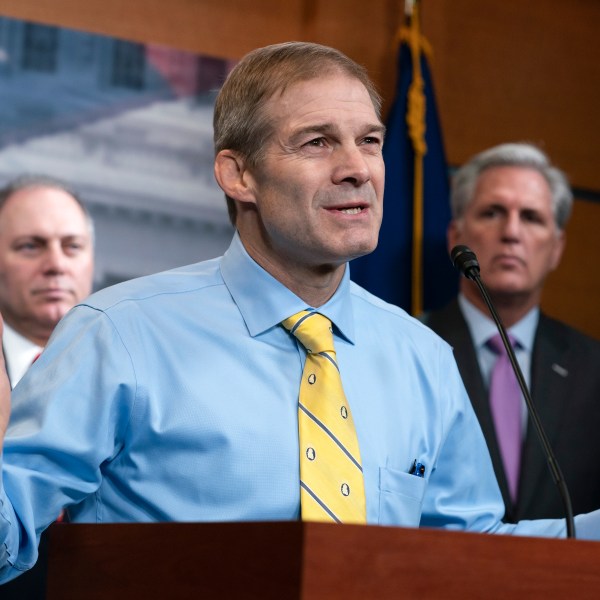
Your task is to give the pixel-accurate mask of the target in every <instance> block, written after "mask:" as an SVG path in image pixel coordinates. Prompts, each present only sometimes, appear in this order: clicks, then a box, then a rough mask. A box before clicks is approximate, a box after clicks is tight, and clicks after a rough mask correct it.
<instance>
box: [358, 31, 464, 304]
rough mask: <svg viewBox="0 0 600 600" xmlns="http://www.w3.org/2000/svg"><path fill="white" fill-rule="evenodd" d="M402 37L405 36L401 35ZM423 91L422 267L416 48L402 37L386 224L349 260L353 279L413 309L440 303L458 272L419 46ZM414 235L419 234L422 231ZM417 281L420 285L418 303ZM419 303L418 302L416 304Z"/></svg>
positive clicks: (438, 137)
mask: <svg viewBox="0 0 600 600" xmlns="http://www.w3.org/2000/svg"><path fill="white" fill-rule="evenodd" d="M403 37H404V38H405V37H406V36H403ZM419 54H420V66H421V76H422V78H423V83H424V88H423V94H424V96H425V105H424V108H425V114H424V123H425V143H426V148H427V149H426V152H425V155H424V157H423V162H422V164H423V167H422V168H423V187H422V190H423V194H422V198H421V202H422V215H423V217H422V239H421V240H418V239H417V243H418V244H421V253H422V260H421V267H420V268H421V272H420V273H417V274H416V281H417V282H420V284H419V283H417V284H415V278H414V274H413V272H412V269H413V236H414V235H415V227H414V219H413V217H414V212H413V209H414V201H415V199H414V193H415V192H414V186H415V150H414V148H413V142H412V140H411V137H410V136H409V127H408V125H407V110H408V92H409V87H410V85H411V82H412V80H413V63H412V50H411V47H410V45H409V43H408V40H406V39H403V41H402V42H401V43H400V46H399V51H398V68H399V74H398V80H397V86H396V97H395V102H394V104H393V106H392V107H391V110H390V113H389V116H388V122H387V133H386V140H385V144H384V147H383V158H384V161H385V166H386V175H385V201H384V211H383V214H384V216H383V224H382V227H381V232H380V235H379V245H378V246H377V249H376V250H375V251H374V252H373V253H372V254H370V255H368V256H364V257H361V258H358V259H356V260H354V261H353V262H352V263H351V265H350V274H351V277H352V279H353V280H354V281H355V282H356V283H358V284H359V285H361V286H363V287H364V288H366V289H367V290H369V291H370V292H372V293H373V294H375V295H376V296H379V297H380V298H382V299H383V300H386V301H388V302H391V303H392V304H396V305H398V306H400V307H402V308H404V309H405V310H406V311H408V312H411V313H412V314H417V313H420V312H421V311H422V310H425V311H427V310H433V309H436V308H440V307H442V306H443V305H444V304H446V303H447V302H449V301H450V299H451V298H452V297H453V296H455V295H456V293H457V291H458V274H457V273H456V271H455V270H454V267H453V266H452V264H451V262H450V259H449V258H448V251H447V243H446V230H447V227H448V223H449V222H450V200H449V194H450V185H449V175H448V167H447V164H446V158H445V153H444V146H443V141H442V134H441V129H440V124H439V120H438V116H437V110H436V104H435V98H434V93H433V86H432V81H431V74H430V72H429V67H428V64H427V59H426V57H425V56H424V54H423V52H422V51H420V52H419ZM416 235H417V236H419V237H420V234H419V232H418V231H417V232H416ZM415 285H421V290H420V291H419V292H417V294H418V295H417V296H416V297H417V298H422V300H420V301H419V300H418V301H417V302H416V303H415V290H414V286H415ZM416 304H417V305H416Z"/></svg>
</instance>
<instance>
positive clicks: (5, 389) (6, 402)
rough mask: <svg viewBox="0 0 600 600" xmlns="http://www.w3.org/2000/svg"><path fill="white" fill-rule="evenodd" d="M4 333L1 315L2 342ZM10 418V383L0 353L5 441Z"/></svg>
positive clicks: (1, 424) (1, 433)
mask: <svg viewBox="0 0 600 600" xmlns="http://www.w3.org/2000/svg"><path fill="white" fill-rule="evenodd" d="M3 331H4V322H3V320H2V315H0V340H1V339H2V333H3ZM9 417H10V382H9V380H8V374H7V373H6V365H5V364H4V352H0V436H1V438H0V439H1V440H4V434H5V433H6V428H7V427H8V418H9Z"/></svg>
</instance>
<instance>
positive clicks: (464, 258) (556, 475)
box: [452, 246, 575, 538]
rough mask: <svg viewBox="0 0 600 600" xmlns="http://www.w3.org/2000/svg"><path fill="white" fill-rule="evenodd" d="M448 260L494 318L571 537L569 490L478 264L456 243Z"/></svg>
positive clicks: (472, 255)
mask: <svg viewBox="0 0 600 600" xmlns="http://www.w3.org/2000/svg"><path fill="white" fill-rule="evenodd" d="M452 262H453V263H454V265H455V266H456V267H457V268H458V269H459V270H460V271H461V272H462V273H463V275H464V276H465V277H466V278H467V279H470V280H471V281H474V282H475V284H476V285H477V287H478V288H479V291H480V293H481V296H482V297H483V299H484V301H485V303H486V304H487V307H488V309H489V311H490V314H491V315H492V318H493V319H494V321H495V323H496V327H497V328H498V332H499V333H500V337H501V338H502V343H503V344H504V347H505V348H506V351H507V353H508V358H509V360H510V363H511V365H512V368H513V371H514V372H515V375H516V377H517V381H518V383H519V387H520V388H521V391H522V392H523V397H524V398H525V404H526V405H527V410H528V411H529V417H530V419H531V422H532V423H533V426H534V428H535V431H536V433H537V435H538V438H539V440H540V443H541V445H542V448H543V451H544V455H545V457H546V460H547V462H548V467H549V468H550V472H551V473H552V477H553V479H554V483H555V484H556V486H557V488H558V491H559V493H560V496H561V499H562V501H563V504H564V508H565V516H566V524H567V538H575V521H574V518H573V507H572V505H571V497H570V496H569V490H568V489H567V484H566V482H565V478H564V476H563V474H562V471H561V470H560V467H559V465H558V462H557V460H556V457H555V456H554V452H553V450H552V446H551V445H550V442H549V441H548V437H547V436H546V432H545V431H544V428H543V426H542V423H541V421H540V419H539V416H538V414H537V410H536V408H535V406H534V404H533V400H532V398H531V394H530V393H529V390H528V389H527V384H526V383H525V378H524V377H523V372H522V371H521V367H520V366H519V363H518V362H517V358H516V356H515V352H514V350H513V348H512V345H511V343H510V341H509V339H508V336H507V335H506V330H505V328H504V325H503V324H502V321H501V320H500V317H499V315H498V313H497V312H496V309H495V308H494V305H493V304H492V300H491V298H490V295H489V293H488V291H487V288H486V287H485V285H484V284H483V281H482V280H481V277H480V275H479V263H478V262H477V259H476V257H475V253H474V252H473V251H472V250H470V249H469V248H467V247H466V246H456V247H455V248H453V250H452Z"/></svg>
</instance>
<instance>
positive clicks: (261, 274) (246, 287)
mask: <svg viewBox="0 0 600 600" xmlns="http://www.w3.org/2000/svg"><path fill="white" fill-rule="evenodd" d="M349 271H350V270H349V269H348V268H347V266H346V269H345V271H344V276H343V277H342V281H341V282H340V285H339V286H338V289H337V290H336V292H335V294H334V295H333V296H332V297H331V298H330V299H329V300H328V301H327V302H326V303H325V304H324V305H323V306H320V307H316V310H318V312H319V313H321V314H323V315H325V316H326V317H327V318H328V319H330V320H331V322H332V323H333V324H334V326H335V327H334V331H335V332H336V333H338V334H339V335H341V336H342V337H344V338H345V339H346V340H348V341H349V342H351V343H353V340H354V318H353V313H352V303H351V299H350V272H349ZM221 274H222V275H223V280H224V282H225V285H226V286H227V289H228V290H229V293H230V294H231V296H232V298H233V301H234V302H235V303H236V305H237V307H238V309H239V311H240V313H241V315H242V318H243V319H244V321H245V323H246V326H247V327H248V331H249V333H250V335H251V336H253V337H254V336H257V335H259V334H261V333H263V332H265V331H267V330H268V329H271V328H272V327H275V326H277V325H279V323H281V321H283V320H284V319H286V318H287V317H289V316H291V315H293V314H295V313H297V312H299V311H301V310H305V309H307V308H308V309H310V308H313V307H310V306H308V305H307V304H306V302H305V301H304V300H302V299H301V298H299V297H298V296H296V294H294V293H293V292H292V291H291V290H289V289H288V288H287V287H285V286H284V285H283V284H282V283H280V282H279V281H278V280H277V279H275V278H274V277H273V276H272V275H271V274H269V273H268V272H267V271H265V270H264V269H263V268H262V267H261V266H260V265H259V264H258V263H257V262H256V261H255V260H254V259H252V257H251V256H250V255H249V254H248V252H247V251H246V249H245V248H244V245H243V244H242V241H241V239H240V237H239V234H238V233H237V232H236V233H235V235H234V236H233V240H232V242H231V245H230V246H229V249H228V250H227V252H226V253H225V255H224V256H223V259H222V261H221Z"/></svg>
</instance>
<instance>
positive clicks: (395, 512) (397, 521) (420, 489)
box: [379, 467, 427, 527]
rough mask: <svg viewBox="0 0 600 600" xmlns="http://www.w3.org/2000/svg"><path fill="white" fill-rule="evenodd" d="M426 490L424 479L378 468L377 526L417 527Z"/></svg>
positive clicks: (402, 472)
mask: <svg viewBox="0 0 600 600" xmlns="http://www.w3.org/2000/svg"><path fill="white" fill-rule="evenodd" d="M426 489H427V480H426V479H425V478H424V477H417V476H416V475H409V474H408V473H405V472H404V471H397V470H395V469H387V468H383V467H380V468H379V524H380V525H401V526H404V527H418V526H419V522H420V520H421V510H422V506H423V497H424V496H425V490H426Z"/></svg>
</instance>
